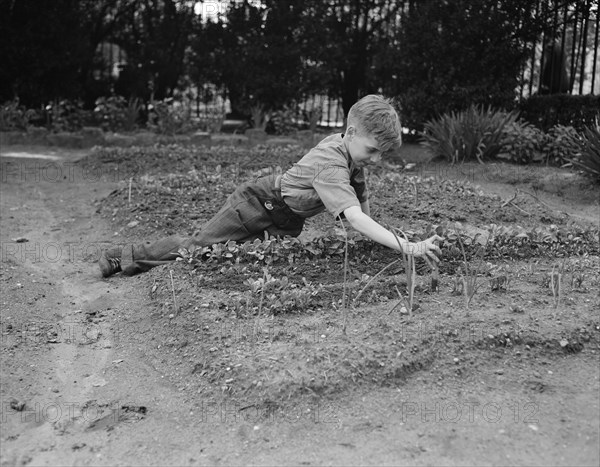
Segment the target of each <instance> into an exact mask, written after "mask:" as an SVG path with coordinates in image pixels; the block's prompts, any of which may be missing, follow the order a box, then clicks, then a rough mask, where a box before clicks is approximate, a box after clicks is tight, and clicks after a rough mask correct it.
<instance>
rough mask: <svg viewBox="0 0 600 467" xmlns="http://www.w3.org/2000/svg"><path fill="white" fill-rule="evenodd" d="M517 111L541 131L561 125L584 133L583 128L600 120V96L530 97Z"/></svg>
mask: <svg viewBox="0 0 600 467" xmlns="http://www.w3.org/2000/svg"><path fill="white" fill-rule="evenodd" d="M519 109H520V111H521V113H520V116H521V118H522V119H523V120H525V121H527V122H529V123H531V124H533V125H535V126H536V127H537V128H539V129H541V130H543V131H548V130H550V129H551V128H553V127H555V126H557V125H562V126H571V127H573V128H575V129H576V130H577V131H578V132H584V131H585V128H589V127H593V126H594V125H596V124H597V121H598V119H600V96H594V95H591V94H590V95H586V96H572V95H570V94H552V95H547V96H532V97H530V98H529V99H526V100H524V101H523V102H522V103H521V104H520V106H519Z"/></svg>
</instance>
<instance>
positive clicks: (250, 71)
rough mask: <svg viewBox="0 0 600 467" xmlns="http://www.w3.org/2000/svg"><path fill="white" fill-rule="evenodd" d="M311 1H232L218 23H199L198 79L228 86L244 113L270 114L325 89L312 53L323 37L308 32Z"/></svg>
mask: <svg viewBox="0 0 600 467" xmlns="http://www.w3.org/2000/svg"><path fill="white" fill-rule="evenodd" d="M310 3H311V2H307V1H306V0H293V1H288V2H280V1H276V0H266V1H264V2H262V3H260V4H259V3H256V2H250V1H244V2H232V3H231V4H230V5H229V8H228V10H227V11H226V12H225V13H224V14H223V15H222V16H221V17H219V18H218V19H217V20H216V21H213V22H210V21H209V22H206V23H197V24H196V34H195V39H194V41H193V45H192V58H191V65H192V69H193V76H194V78H195V79H196V80H198V81H202V80H205V81H209V82H212V83H213V84H216V85H218V86H222V87H225V88H226V89H227V91H228V95H229V98H230V101H231V103H232V108H233V110H234V112H235V111H237V112H238V113H240V114H243V115H249V114H250V113H251V111H252V109H254V110H257V109H261V110H262V111H263V112H264V113H269V112H271V111H273V110H278V109H281V108H283V107H284V106H286V105H289V104H291V103H292V102H293V101H295V100H297V99H299V98H300V97H301V96H302V95H304V94H306V93H310V92H315V91H317V90H321V89H323V88H324V87H325V86H324V85H323V84H322V83H323V79H321V77H320V73H321V70H322V68H321V64H320V63H319V62H318V61H316V60H314V59H313V57H312V50H314V49H315V48H317V46H316V41H317V40H318V41H320V40H321V38H318V37H315V36H310V35H307V34H306V28H307V27H308V22H309V16H308V15H307V11H308V10H307V7H308V6H310Z"/></svg>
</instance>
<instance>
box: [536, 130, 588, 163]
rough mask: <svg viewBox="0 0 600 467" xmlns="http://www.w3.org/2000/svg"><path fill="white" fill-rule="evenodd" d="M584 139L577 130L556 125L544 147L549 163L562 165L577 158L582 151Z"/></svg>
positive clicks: (549, 133)
mask: <svg viewBox="0 0 600 467" xmlns="http://www.w3.org/2000/svg"><path fill="white" fill-rule="evenodd" d="M581 145H582V138H581V136H580V135H579V133H578V132H577V130H575V128H573V127H571V126H569V127H567V126H563V125H556V126H554V127H552V128H551V129H550V131H549V132H548V137H547V138H546V144H545V145H544V157H545V160H546V162H547V163H550V164H555V165H562V164H564V163H565V162H567V161H569V160H570V159H573V158H575V157H577V156H578V155H579V153H580V151H581Z"/></svg>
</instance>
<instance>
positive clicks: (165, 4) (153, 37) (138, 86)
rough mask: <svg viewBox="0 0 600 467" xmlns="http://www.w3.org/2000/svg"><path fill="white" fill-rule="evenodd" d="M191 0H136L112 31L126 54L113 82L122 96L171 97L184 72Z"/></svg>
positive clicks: (192, 19)
mask: <svg viewBox="0 0 600 467" xmlns="http://www.w3.org/2000/svg"><path fill="white" fill-rule="evenodd" d="M193 7H194V6H193V2H188V1H177V0H136V1H135V8H131V9H128V10H127V12H126V14H124V15H123V17H122V18H121V19H120V27H119V28H118V29H117V30H116V31H115V32H114V34H113V37H114V41H115V43H117V44H118V45H119V46H120V47H122V48H123V49H124V50H125V52H126V53H127V65H126V67H125V69H124V70H123V72H122V75H121V76H120V80H119V81H118V82H117V84H116V91H117V92H118V93H120V94H122V95H124V96H125V97H132V96H135V97H142V98H144V99H149V98H150V97H154V98H156V99H163V98H165V97H168V96H171V95H172V94H173V91H174V90H175V89H176V88H177V86H178V84H179V81H180V79H181V78H182V76H183V75H184V72H185V60H184V58H185V54H186V50H187V48H188V46H189V43H190V34H191V33H192V26H193V21H194V11H193Z"/></svg>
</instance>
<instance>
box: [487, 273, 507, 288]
mask: <svg viewBox="0 0 600 467" xmlns="http://www.w3.org/2000/svg"><path fill="white" fill-rule="evenodd" d="M509 283H510V278H509V277H508V276H507V275H505V274H503V275H501V276H497V277H492V278H491V279H490V289H491V291H492V292H496V291H500V290H502V291H504V292H506V291H507V290H508V284H509Z"/></svg>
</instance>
